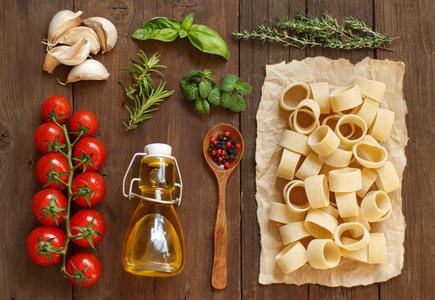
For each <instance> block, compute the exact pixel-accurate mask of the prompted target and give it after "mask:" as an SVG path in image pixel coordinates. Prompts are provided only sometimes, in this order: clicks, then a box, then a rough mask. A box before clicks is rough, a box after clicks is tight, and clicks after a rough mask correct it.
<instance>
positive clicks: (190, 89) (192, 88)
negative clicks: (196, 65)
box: [182, 82, 199, 101]
mask: <svg viewBox="0 0 435 300" xmlns="http://www.w3.org/2000/svg"><path fill="white" fill-rule="evenodd" d="M182 90H183V95H184V97H186V99H187V100H189V101H193V100H195V99H196V98H197V97H198V95H199V90H198V85H197V84H196V83H194V82H191V83H188V84H186V85H185V86H183V88H182Z"/></svg>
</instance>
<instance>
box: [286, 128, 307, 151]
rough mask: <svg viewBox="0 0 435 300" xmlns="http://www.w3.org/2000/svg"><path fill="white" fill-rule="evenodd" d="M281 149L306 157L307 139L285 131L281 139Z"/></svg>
mask: <svg viewBox="0 0 435 300" xmlns="http://www.w3.org/2000/svg"><path fill="white" fill-rule="evenodd" d="M279 145H280V146H281V147H284V148H286V149H287V150H291V151H293V152H296V153H299V154H302V155H308V153H309V152H310V147H309V146H308V137H307V136H306V135H303V134H300V133H297V132H296V131H292V130H285V131H284V134H283V136H282V138H281V143H280V144H279Z"/></svg>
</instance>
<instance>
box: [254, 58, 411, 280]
mask: <svg viewBox="0 0 435 300" xmlns="http://www.w3.org/2000/svg"><path fill="white" fill-rule="evenodd" d="M404 72H405V65H404V64H403V63H401V62H393V61H388V60H386V61H380V60H375V59H370V58H365V59H364V60H363V61H361V62H359V63H357V64H356V65H353V64H351V63H350V62H349V61H348V60H346V59H339V60H331V59H328V58H325V57H315V58H306V59H304V60H302V61H296V60H294V61H292V62H290V63H288V64H286V63H284V62H282V63H280V64H276V65H267V66H266V78H265V82H264V85H263V88H262V97H261V102H260V105H259V108H258V112H257V124H258V129H257V149H256V157H255V158H256V163H257V168H256V183H257V194H256V200H257V203H258V210H257V217H258V222H259V225H260V233H261V258H260V275H259V282H260V283H261V284H272V283H288V284H297V285H301V284H305V283H317V284H321V285H326V286H332V287H335V286H345V287H351V286H356V285H368V284H371V283H374V282H382V281H385V280H388V279H390V278H392V277H395V276H397V275H399V274H400V272H401V270H402V267H403V255H404V247H403V242H404V238H405V226H406V225H405V219H404V216H403V213H402V198H401V189H399V190H396V191H394V192H391V193H390V194H389V196H390V198H391V202H392V214H391V216H390V217H389V218H388V219H387V220H385V221H383V222H381V223H372V224H371V225H372V231H371V232H384V233H385V237H386V244H387V262H386V263H383V264H365V263H362V262H356V261H353V260H350V259H347V258H343V257H342V259H341V262H340V264H339V265H338V266H337V267H336V268H334V269H330V270H316V269H313V268H312V267H311V266H310V265H309V264H308V263H307V264H305V265H304V266H303V267H302V268H300V269H298V270H296V271H294V272H292V273H290V274H287V275H285V274H284V273H283V272H282V271H281V269H280V267H279V266H278V265H277V264H276V262H275V256H276V255H277V254H278V253H279V252H280V251H281V250H282V249H283V247H284V245H283V243H282V242H281V238H280V235H279V231H278V228H279V225H278V224H277V223H275V222H272V221H269V209H270V205H271V203H272V202H273V201H277V202H281V203H284V200H283V197H282V188H283V186H284V185H285V183H286V182H287V181H286V180H284V179H281V178H277V177H276V171H277V169H278V164H279V161H280V158H281V153H282V149H281V147H280V146H279V142H280V140H281V136H282V134H283V132H284V130H285V129H287V118H288V116H289V112H286V111H284V110H282V109H281V108H280V106H279V98H280V96H281V93H282V91H283V90H284V88H285V87H286V86H287V85H289V84H291V83H294V82H298V81H302V82H305V83H307V84H308V83H313V82H323V81H326V82H328V84H329V87H330V89H331V91H332V90H334V89H335V88H337V87H341V86H346V85H349V84H351V83H352V81H353V80H354V78H356V77H362V78H367V79H371V80H376V81H380V82H383V83H385V84H386V92H385V97H384V100H383V102H382V103H381V105H380V107H383V108H386V109H389V110H392V111H394V112H395V121H394V125H393V130H392V132H391V135H390V137H389V138H388V140H387V141H385V142H384V143H381V144H382V145H383V146H384V147H386V149H387V151H388V153H389V156H388V160H389V161H391V162H392V163H393V165H394V167H395V168H396V171H397V173H398V174H399V177H400V180H402V173H403V170H404V168H405V165H406V157H405V149H404V148H405V146H406V144H407V142H408V134H407V129H406V120H405V115H406V113H407V108H406V103H405V99H404V98H403V91H402V81H403V76H404Z"/></svg>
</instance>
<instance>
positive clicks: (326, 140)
mask: <svg viewBox="0 0 435 300" xmlns="http://www.w3.org/2000/svg"><path fill="white" fill-rule="evenodd" d="M307 143H308V146H309V147H311V149H313V151H314V152H316V153H317V154H319V155H320V156H328V155H329V154H332V152H334V151H335V149H337V148H338V145H340V139H339V138H338V137H337V135H336V134H335V133H334V131H332V129H331V128H330V127H329V126H327V125H322V126H319V127H317V128H316V129H315V130H314V131H313V132H312V133H311V134H310V136H309V137H308V140H307Z"/></svg>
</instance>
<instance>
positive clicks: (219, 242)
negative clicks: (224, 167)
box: [211, 173, 229, 290]
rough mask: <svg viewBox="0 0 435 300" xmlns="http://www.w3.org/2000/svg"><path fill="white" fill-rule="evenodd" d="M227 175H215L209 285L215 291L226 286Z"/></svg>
mask: <svg viewBox="0 0 435 300" xmlns="http://www.w3.org/2000/svg"><path fill="white" fill-rule="evenodd" d="M228 176H229V174H228V173H220V174H216V177H217V180H218V186H219V197H218V206H217V213H216V224H215V230H214V260H213V272H212V276H211V283H212V285H213V287H214V288H215V289H218V290H221V289H224V288H225V287H226V286H227V239H228V232H227V216H226V212H225V191H226V188H227V181H228Z"/></svg>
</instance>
